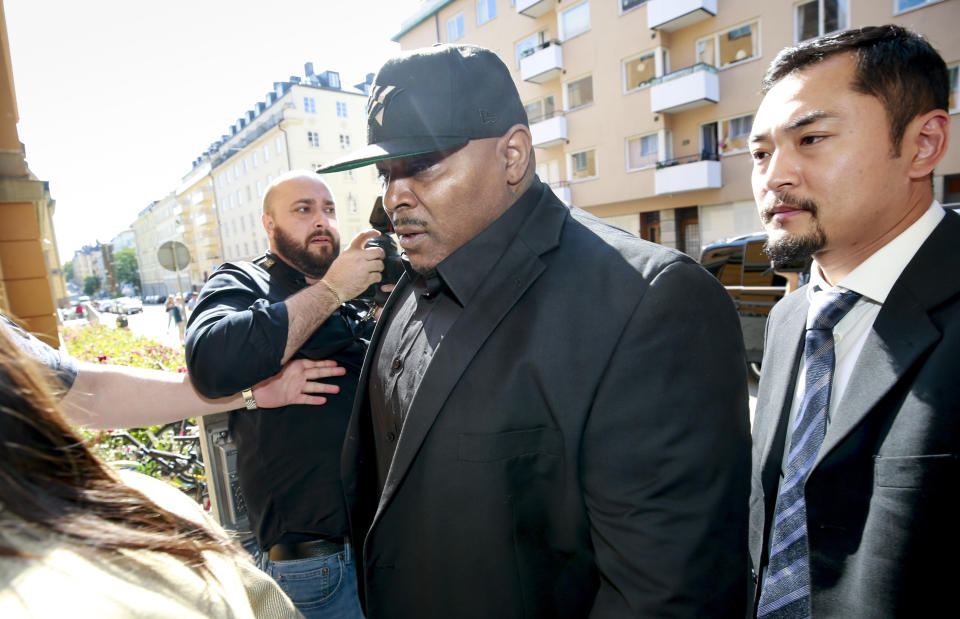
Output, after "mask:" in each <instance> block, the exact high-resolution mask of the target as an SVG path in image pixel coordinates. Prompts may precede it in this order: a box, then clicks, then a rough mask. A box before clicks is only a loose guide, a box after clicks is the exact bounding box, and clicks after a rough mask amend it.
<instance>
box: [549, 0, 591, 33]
mask: <svg viewBox="0 0 960 619" xmlns="http://www.w3.org/2000/svg"><path fill="white" fill-rule="evenodd" d="M583 6H586V7H587V27H586V28H584V29H583V30H580V31H579V32H574V33H572V34H571V33H569V32H567V31H566V28H564V27H563V16H564V15H567V14H568V13H571V12H573V11H576V10H577V9H579V8H581V7H583ZM557 25H558V26H559V28H560V40H561V41H566V40H569V39H572V38H574V37H576V36H579V35H581V34H583V33H584V32H590V29H591V28H592V27H593V25H592V24H591V23H590V0H585V1H584V2H581V3H580V4H576V5H574V6H572V7H570V8H568V9H564V10H563V11H560V15H558V16H557Z"/></svg>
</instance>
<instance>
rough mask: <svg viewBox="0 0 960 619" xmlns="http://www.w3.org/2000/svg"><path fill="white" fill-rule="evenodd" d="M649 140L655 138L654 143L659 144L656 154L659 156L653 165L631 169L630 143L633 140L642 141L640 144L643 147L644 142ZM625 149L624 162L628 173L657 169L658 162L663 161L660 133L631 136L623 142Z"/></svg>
mask: <svg viewBox="0 0 960 619" xmlns="http://www.w3.org/2000/svg"><path fill="white" fill-rule="evenodd" d="M647 138H654V141H656V143H657V152H656V153H655V154H656V155H657V156H656V158H655V159H654V160H653V162H652V163H648V164H646V165H641V166H637V167H634V168H631V167H630V142H631V141H632V140H640V143H641V145H642V144H643V140H645V139H647ZM623 148H624V152H623V156H624V162H625V164H626V167H627V172H636V171H637V170H647V169H650V168H653V167H656V165H657V161H661V160H662V158H661V157H660V132H659V131H654V132H653V133H639V134H637V135H631V136H630V137H628V138H627V139H625V140H624V141H623ZM641 148H642V146H641Z"/></svg>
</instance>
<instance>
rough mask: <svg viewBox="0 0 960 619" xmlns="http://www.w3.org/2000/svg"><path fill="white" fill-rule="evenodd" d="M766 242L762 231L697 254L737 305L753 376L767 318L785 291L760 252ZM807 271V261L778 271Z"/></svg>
mask: <svg viewBox="0 0 960 619" xmlns="http://www.w3.org/2000/svg"><path fill="white" fill-rule="evenodd" d="M766 240H767V235H766V233H765V232H759V233H756V234H746V235H743V236H737V237H733V238H731V239H726V240H724V241H718V242H716V243H711V244H710V245H707V246H706V247H704V248H703V251H702V252H701V253H700V264H701V265H703V267H704V268H705V269H707V270H708V271H710V273H712V274H713V275H714V277H716V278H717V279H718V280H720V283H721V284H723V287H724V288H726V289H727V292H728V293H730V296H731V297H732V298H733V302H734V304H735V305H736V306H737V312H738V313H739V314H740V327H741V328H742V329H743V344H744V347H745V348H746V351H747V363H748V364H749V365H750V369H751V370H752V371H753V372H754V374H755V375H757V376H759V375H760V362H761V361H762V360H763V335H764V331H765V330H766V325H767V315H768V314H769V313H770V310H771V309H772V308H773V306H774V304H776V302H777V301H779V300H780V299H781V298H783V295H784V293H785V291H786V289H787V279H786V278H785V277H783V276H782V275H778V274H777V273H774V271H773V267H772V266H771V264H770V258H768V257H767V254H765V253H764V251H763V244H764V242H766ZM809 270H810V265H809V262H803V263H798V264H791V265H789V266H788V267H786V268H782V269H778V272H780V273H800V274H804V273H808V272H809Z"/></svg>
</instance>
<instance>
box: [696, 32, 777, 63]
mask: <svg viewBox="0 0 960 619" xmlns="http://www.w3.org/2000/svg"><path fill="white" fill-rule="evenodd" d="M750 24H756V25H757V32H756V41H755V44H754V47H755V49H754V50H753V52H754V53H753V56H747V57H746V58H743V59H741V60H734V61H733V62H729V63H727V64H725V65H723V66H720V65H719V64H718V61H719V57H720V37H722V36H723V35H725V34H727V33H729V32H733V31H734V30H739V29H741V28H744V27H746V26H749V25H750ZM710 39H713V62H710V63H707V64H710V65H711V66H713V67H714V68H716V69H717V70H718V71H723V70H725V69H728V68H730V67H735V66H738V65H741V64H743V63H745V62H750V61H752V60H758V59H760V58H762V57H763V48H762V47H761V20H760V19H751V20H750V21H747V22H743V23H741V24H737V25H736V26H733V27H732V28H724V29H723V30H720V31H718V32H714V33H713V34H710V35H707V36H705V37H700V38H699V39H697V40H696V42H695V43H694V50H693V52H694V57H695V58H699V56H700V53H699V49H698V48H699V47H700V43H701V42H703V41H708V40H710ZM697 62H702V61H701V60H697Z"/></svg>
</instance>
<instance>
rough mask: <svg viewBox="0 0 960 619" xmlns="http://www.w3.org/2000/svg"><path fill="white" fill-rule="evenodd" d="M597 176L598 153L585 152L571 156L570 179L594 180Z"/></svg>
mask: <svg viewBox="0 0 960 619" xmlns="http://www.w3.org/2000/svg"><path fill="white" fill-rule="evenodd" d="M596 175H597V153H596V151H595V150H592V149H591V150H583V151H580V152H579V153H571V155H570V177H571V178H572V179H573V180H582V179H586V178H593V177H594V176H596Z"/></svg>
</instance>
